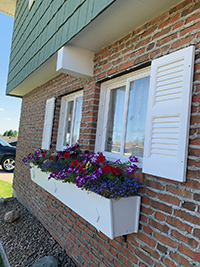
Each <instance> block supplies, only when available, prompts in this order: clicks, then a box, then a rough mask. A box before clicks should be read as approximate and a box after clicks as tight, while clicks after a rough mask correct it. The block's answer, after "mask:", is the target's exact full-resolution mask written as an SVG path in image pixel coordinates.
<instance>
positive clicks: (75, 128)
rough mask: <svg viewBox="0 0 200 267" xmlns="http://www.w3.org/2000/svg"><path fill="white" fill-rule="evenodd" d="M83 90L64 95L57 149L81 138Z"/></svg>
mask: <svg viewBox="0 0 200 267" xmlns="http://www.w3.org/2000/svg"><path fill="white" fill-rule="evenodd" d="M82 103H83V92H78V93H74V94H71V95H67V96H64V97H63V98H62V100H61V111H60V119H59V128H58V138H57V150H63V149H65V148H67V147H68V146H71V145H72V144H75V143H76V142H77V141H78V139H79V133H80V123H81V117H82Z"/></svg>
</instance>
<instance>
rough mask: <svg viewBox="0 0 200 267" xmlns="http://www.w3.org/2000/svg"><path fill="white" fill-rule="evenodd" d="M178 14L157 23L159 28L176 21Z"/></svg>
mask: <svg viewBox="0 0 200 267" xmlns="http://www.w3.org/2000/svg"><path fill="white" fill-rule="evenodd" d="M179 16H180V14H176V15H175V16H173V17H171V18H169V19H167V20H165V21H163V22H161V23H160V25H159V29H161V28H163V27H165V26H167V25H169V24H171V23H173V22H175V21H177V20H178V18H179Z"/></svg>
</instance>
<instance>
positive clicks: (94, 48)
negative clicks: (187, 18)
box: [0, 0, 182, 96]
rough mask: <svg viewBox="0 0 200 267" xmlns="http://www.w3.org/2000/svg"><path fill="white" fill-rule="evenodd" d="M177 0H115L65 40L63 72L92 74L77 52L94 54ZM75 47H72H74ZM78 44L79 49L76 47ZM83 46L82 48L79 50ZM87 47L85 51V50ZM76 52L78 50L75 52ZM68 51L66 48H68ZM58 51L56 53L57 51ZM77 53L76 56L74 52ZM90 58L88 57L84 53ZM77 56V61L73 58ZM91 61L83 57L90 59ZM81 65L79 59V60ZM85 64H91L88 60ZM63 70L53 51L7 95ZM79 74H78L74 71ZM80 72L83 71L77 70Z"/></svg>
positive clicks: (30, 87)
mask: <svg viewBox="0 0 200 267" xmlns="http://www.w3.org/2000/svg"><path fill="white" fill-rule="evenodd" d="M8 1H9V2H12V3H13V2H15V0H0V8H1V7H2V6H1V3H7V2H8ZM180 2H182V1H180V0H162V1H161V0H117V1H116V2H114V3H113V4H112V5H110V7H109V8H107V9H106V10H105V11H104V12H102V14H101V15H99V16H98V17H97V18H94V20H93V21H92V22H91V23H90V24H89V25H88V26H86V27H85V28H84V29H83V30H82V31H80V32H79V33H78V34H77V35H76V36H75V37H74V38H72V39H71V40H70V41H69V42H67V46H65V47H68V48H69V47H70V46H71V48H72V49H71V52H72V53H71V55H69V53H68V59H66V57H65V59H66V60H65V61H66V62H67V63H66V64H67V67H66V66H65V67H64V68H63V69H65V70H62V72H64V73H68V74H72V75H76V76H79V77H86V76H91V74H90V73H91V68H92V67H93V66H90V67H89V68H88V69H90V71H89V72H88V70H87V72H86V73H84V71H83V67H82V66H80V68H81V70H80V69H79V70H78V67H77V61H76V60H77V55H78V54H80V51H85V53H86V54H87V55H93V53H96V52H98V51H100V50H101V49H102V48H103V47H106V46H108V45H110V44H112V43H113V42H114V41H116V40H118V39H120V38H122V37H123V36H125V35H126V34H128V33H129V32H131V31H133V30H135V29H136V28H138V27H139V26H141V25H143V24H144V23H146V22H148V21H151V20H152V19H154V18H156V17H157V16H158V15H160V14H161V13H163V12H165V11H167V10H169V9H170V8H171V7H173V6H176V5H177V4H178V3H180ZM73 47H74V48H73ZM78 47H79V49H78ZM81 49H83V50H81ZM86 50H87V51H86ZM78 51H79V52H78ZM68 52H69V51H68ZM58 54H59V52H58ZM75 54H76V55H75ZM86 58H90V56H86ZM69 59H73V64H74V69H73V70H70V68H69V67H70V66H69V62H71V61H70V60H69ZM75 59H76V60H75ZM89 61H90V60H89V59H87V60H83V61H82V63H83V62H85V63H86V62H89ZM79 63H80V64H81V61H80V62H79ZM88 65H90V64H89V63H88ZM61 69H62V67H61V65H60V63H59V61H57V53H55V54H54V55H53V56H51V58H50V59H49V60H47V61H46V62H45V63H43V64H42V65H41V66H40V67H39V68H38V69H37V70H36V71H34V72H33V73H32V74H30V75H29V76H28V77H27V78H26V79H25V80H24V81H23V82H22V83H20V84H19V85H18V86H17V87H15V88H14V89H13V90H12V91H11V92H9V93H8V94H9V95H15V96H23V95H25V94H27V93H28V92H30V91H31V90H33V89H34V88H36V87H38V86H40V85H42V84H44V83H46V82H47V81H48V80H50V79H52V78H54V77H55V76H57V75H59V71H60V70H61ZM78 72H79V74H78V75H77V73H78ZM80 72H83V73H80Z"/></svg>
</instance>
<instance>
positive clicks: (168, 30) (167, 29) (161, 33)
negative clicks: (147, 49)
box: [153, 26, 171, 40]
mask: <svg viewBox="0 0 200 267" xmlns="http://www.w3.org/2000/svg"><path fill="white" fill-rule="evenodd" d="M170 31H171V26H170V27H168V28H166V29H164V30H163V29H162V30H161V31H159V32H157V33H156V34H155V35H154V36H153V40H155V39H157V38H160V37H161V36H164V35H166V34H168V33H169V32H170Z"/></svg>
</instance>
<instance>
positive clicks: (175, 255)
mask: <svg viewBox="0 0 200 267" xmlns="http://www.w3.org/2000/svg"><path fill="white" fill-rule="evenodd" d="M170 257H171V258H172V259H174V260H175V261H178V262H179V263H180V264H181V266H185V267H193V266H194V265H191V264H190V263H189V261H188V260H186V259H185V258H184V257H183V256H182V255H180V254H178V253H175V252H173V251H171V252H170Z"/></svg>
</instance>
